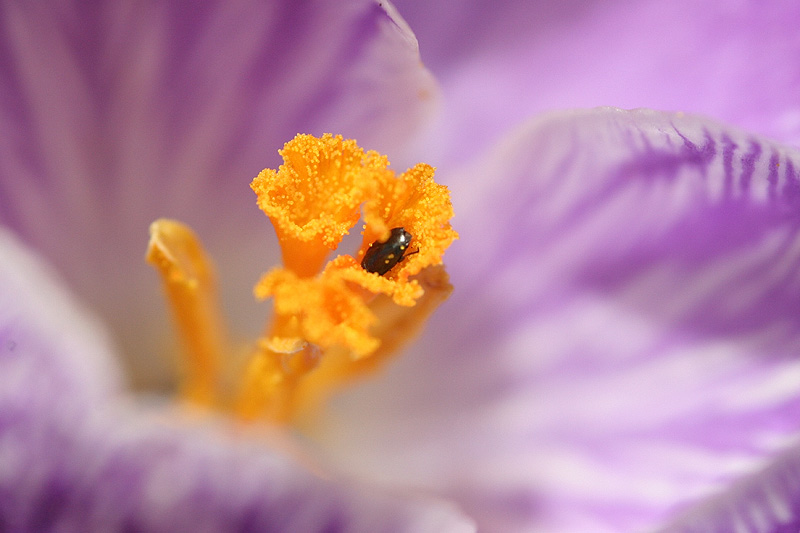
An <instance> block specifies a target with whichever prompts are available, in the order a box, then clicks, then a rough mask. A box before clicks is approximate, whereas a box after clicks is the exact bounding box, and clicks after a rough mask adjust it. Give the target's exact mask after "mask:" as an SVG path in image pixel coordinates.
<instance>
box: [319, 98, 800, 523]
mask: <svg viewBox="0 0 800 533" xmlns="http://www.w3.org/2000/svg"><path fill="white" fill-rule="evenodd" d="M460 179H461V180H462V182H463V183H470V184H471V185H472V187H471V188H470V189H469V190H467V189H466V188H465V187H461V188H459V187H455V188H454V190H453V194H454V205H457V206H459V208H460V211H459V215H457V217H456V220H455V221H454V226H455V227H457V228H458V230H459V233H460V235H461V239H460V241H459V242H458V243H456V245H455V246H453V249H452V251H451V252H450V253H448V265H449V271H450V273H451V275H452V278H453V282H454V285H455V287H456V291H455V293H454V295H453V297H452V298H451V300H450V301H449V302H448V303H447V304H446V305H445V306H443V307H442V308H441V309H440V310H439V311H438V312H437V313H436V315H435V317H434V319H433V320H432V321H431V323H430V324H429V328H428V334H427V335H426V337H425V339H424V341H423V343H422V344H421V346H418V347H417V348H416V349H415V350H413V351H412V352H411V353H409V354H407V357H405V358H403V359H402V360H401V361H398V363H397V365H396V366H394V367H393V368H392V369H391V372H389V373H388V375H387V376H386V377H385V378H384V379H381V380H380V381H378V382H375V383H371V384H367V385H366V386H364V387H362V389H361V390H360V391H358V392H353V393H351V394H350V395H347V396H344V397H342V398H341V399H340V401H339V404H338V407H337V409H336V410H335V413H336V416H335V417H330V418H327V419H326V423H327V427H325V428H324V429H323V430H321V431H322V436H321V437H320V438H321V439H323V440H322V442H324V443H326V446H329V447H330V448H329V449H330V452H329V453H331V455H332V456H334V457H336V460H338V461H341V462H342V463H343V464H345V465H347V467H348V468H352V469H354V470H356V471H360V472H362V473H363V475H367V473H368V472H376V471H378V472H380V474H379V476H380V477H381V478H382V479H383V481H384V482H385V483H391V484H398V483H405V484H409V485H412V486H420V485H423V486H431V487H437V488H438V489H439V490H441V491H442V492H443V493H445V494H448V495H450V496H451V497H453V498H456V499H457V500H458V501H459V502H460V503H461V505H462V507H463V508H464V509H465V510H466V512H468V513H469V514H470V515H472V516H474V517H476V518H477V519H478V523H479V527H483V528H485V529H487V530H514V531H516V530H522V529H525V528H530V529H532V530H536V531H539V530H540V531H596V530H600V531H630V530H642V529H644V530H649V529H652V528H654V527H658V526H659V525H665V524H667V522H668V521H670V520H672V519H673V518H674V517H675V516H676V515H675V513H678V512H682V510H685V512H692V514H691V516H690V518H688V519H687V520H695V522H693V523H697V521H696V518H697V516H698V514H697V513H701V516H702V517H703V518H702V519H703V520H705V521H704V522H701V523H702V524H704V526H703V527H701V528H700V529H701V530H703V531H732V530H735V529H734V528H728V527H727V525H730V524H733V523H736V521H735V520H732V519H730V513H734V512H735V513H739V514H741V515H743V516H744V515H746V516H748V518H747V520H748V521H746V522H743V523H746V524H761V525H763V524H767V525H768V526H769V527H758V528H753V529H751V530H760V531H771V530H777V529H778V527H779V525H780V524H784V523H789V522H791V521H793V520H797V517H798V516H800V514H797V511H796V509H797V507H796V504H795V503H794V502H797V501H798V500H800V484H798V483H797V482H796V479H795V478H796V474H794V472H795V470H796V466H793V467H790V468H784V467H783V466H781V463H780V462H777V461H783V464H786V463H787V459H785V458H784V459H779V456H780V454H782V453H790V454H791V453H796V451H795V452H790V450H793V446H795V445H796V443H797V442H798V438H800V362H799V361H798V360H797V353H798V349H799V348H800V321H799V319H798V317H800V313H799V312H798V311H800V274H798V272H799V270H798V264H800V241H798V235H800V152H798V151H797V150H795V149H791V148H787V147H784V146H780V145H777V144H774V143H771V142H768V141H766V140H764V139H763V138H760V137H757V136H753V135H750V134H746V133H742V132H740V131H738V130H735V129H732V128H727V127H724V126H721V125H719V124H717V123H715V122H713V121H711V120H705V119H700V118H696V117H691V116H684V115H681V114H667V113H658V112H653V111H645V110H642V111H630V112H627V111H620V110H616V109H611V108H605V109H598V110H594V111H582V112H573V113H559V114H553V115H550V116H547V117H543V118H541V119H539V120H536V121H534V122H532V123H530V124H529V125H527V126H526V127H525V128H524V129H522V130H521V131H519V132H517V134H516V135H514V136H512V137H510V138H509V139H507V140H506V142H504V143H503V144H502V145H501V146H500V147H499V148H498V149H497V150H495V151H494V152H493V154H492V155H491V157H489V158H488V160H487V161H486V162H485V164H483V165H482V166H479V167H477V168H475V169H473V170H472V171H471V172H470V173H467V174H464V175H462V176H461V177H460ZM356 443H358V446H356ZM365 443H366V444H365ZM355 449H357V450H358V453H357V455H356V454H352V453H351V452H350V451H351V450H355ZM387 458H391V467H387V466H386V465H387ZM792 464H794V463H792ZM765 471H766V473H763V474H760V473H762V472H765ZM752 493H755V494H757V495H759V496H758V497H757V498H748V497H747V495H748V494H752ZM707 501H710V502H712V503H706V502H707ZM714 502H716V503H714ZM698 503H699V504H700V505H701V509H702V510H701V511H690V509H691V508H692V507H693V506H694V505H697V504H698ZM708 509H711V510H708ZM706 511H707V512H706ZM703 512H705V514H702V513H703ZM726 512H727V513H728V518H725V513H726ZM715 513H716V514H715ZM756 516H757V517H758V520H760V521H757V519H756V518H754V517H756ZM725 520H727V521H725Z"/></svg>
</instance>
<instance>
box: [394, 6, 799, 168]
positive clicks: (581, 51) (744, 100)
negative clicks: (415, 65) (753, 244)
mask: <svg viewBox="0 0 800 533" xmlns="http://www.w3.org/2000/svg"><path fill="white" fill-rule="evenodd" d="M396 4H397V7H398V10H399V11H400V12H401V13H402V14H403V16H405V17H406V18H407V20H408V21H409V23H410V25H411V27H412V28H414V31H415V33H416V34H417V36H418V38H419V42H420V48H421V51H422V58H423V60H424V61H425V63H426V64H427V65H428V66H429V67H430V68H431V70H432V71H433V72H434V73H435V74H436V76H437V78H438V79H439V80H440V81H441V83H442V90H443V93H444V94H445V99H444V101H445V103H446V106H447V107H446V110H445V111H446V112H445V114H444V116H443V117H442V120H441V126H442V128H443V129H444V130H446V131H447V132H452V133H454V134H455V136H453V135H450V134H448V133H446V132H445V133H443V131H442V130H438V131H437V138H439V139H451V143H452V144H451V145H450V146H449V147H448V148H449V150H446V151H445V154H448V155H446V160H451V161H457V160H458V159H459V158H465V157H468V156H469V155H471V154H473V153H475V146H476V145H485V143H486V142H487V141H489V140H493V139H497V138H499V137H500V136H501V135H503V134H504V133H505V132H506V131H507V130H508V128H509V127H510V126H515V125H517V124H518V123H519V122H520V121H521V120H523V119H525V118H526V117H530V116H533V115H534V114H536V113H539V112H542V111H545V110H551V109H565V108H575V107H592V106H599V105H613V106H618V107H624V108H635V107H649V108H653V109H663V110H672V111H685V112H692V113H703V114H707V115H710V116H714V117H717V118H718V119H720V120H724V121H727V122H730V123H733V124H735V125H737V126H740V127H744V128H747V129H749V130H751V131H754V132H757V133H760V134H764V135H769V136H773V137H776V138H779V139H782V140H784V141H788V142H792V143H796V142H798V141H800V101H798V98H797V95H796V93H797V91H796V90H795V88H796V85H797V79H798V77H800V67H798V65H800V61H798V58H800V36H798V34H797V32H796V31H795V28H796V27H797V24H798V21H800V5H798V3H797V2H793V1H792V0H770V1H767V2H747V1H745V2H728V1H726V0H711V1H706V2H694V1H692V0H677V1H672V2H661V1H659V0H643V1H642V0H640V1H636V2H628V1H611V2H586V1H583V0H567V1H561V2H554V1H548V0H544V1H535V2H530V1H521V2H504V3H502V4H498V3H497V2H487V1H480V0H479V1H472V2H462V1H458V0H456V1H450V2H448V1H444V2H415V1H413V0H397V2H396ZM477 103H479V104H477ZM428 160H430V161H431V162H433V163H434V164H436V163H438V161H440V159H438V158H429V159H428Z"/></svg>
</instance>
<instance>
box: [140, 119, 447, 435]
mask: <svg viewBox="0 0 800 533" xmlns="http://www.w3.org/2000/svg"><path fill="white" fill-rule="evenodd" d="M280 153H281V155H282V156H283V164H282V165H281V166H280V168H279V169H278V170H277V171H275V170H270V169H266V170H264V171H262V172H261V173H260V174H259V175H258V176H257V177H256V178H255V179H254V180H253V182H252V184H251V187H252V189H253V190H254V191H255V193H256V195H257V198H258V206H259V207H260V208H261V210H262V211H264V213H266V215H267V216H268V217H269V218H270V220H271V221H272V223H273V226H274V227H275V231H276V234H277V236H278V240H279V243H280V246H281V252H282V255H283V267H279V268H274V269H272V270H271V271H269V272H268V273H266V274H265V275H264V276H262V278H261V280H260V281H259V282H258V283H257V284H256V286H255V289H254V293H255V295H256V297H257V298H258V299H261V300H266V299H269V298H271V299H273V302H274V317H273V320H272V322H271V324H269V325H268V327H267V328H266V329H265V331H264V335H263V337H262V338H261V339H259V340H258V342H257V343H256V345H255V347H254V348H253V349H252V355H251V357H250V361H249V363H248V364H247V365H246V368H245V370H244V375H243V376H242V380H241V384H240V387H239V390H238V392H237V393H235V395H234V396H235V401H234V404H233V408H234V410H235V412H236V413H237V414H238V415H239V416H240V417H242V418H244V419H254V418H262V419H268V420H272V421H275V422H280V423H288V422H293V423H299V422H300V421H301V420H308V419H310V418H312V414H313V413H314V412H315V411H316V410H317V408H318V407H319V406H320V404H322V403H323V401H324V399H325V398H326V397H327V395H328V394H330V393H331V392H332V391H334V390H336V389H337V388H338V387H339V386H340V385H342V384H344V383H347V382H349V381H351V380H353V379H355V378H357V377H360V376H362V375H365V374H367V373H369V372H373V371H375V370H376V369H377V368H379V367H380V366H381V364H382V363H383V362H384V361H385V360H387V359H388V357H389V355H390V354H391V353H395V352H396V351H397V350H398V349H399V347H401V346H402V345H403V344H404V343H405V342H407V341H408V340H410V339H412V338H413V337H414V336H415V335H416V333H417V332H418V331H419V329H420V328H421V327H422V325H423V324H424V323H425V320H426V319H427V317H428V316H429V315H430V314H431V313H432V312H433V310H434V309H435V308H436V307H437V306H438V305H439V304H440V303H441V302H442V301H444V299H445V298H447V295H449V293H450V290H451V286H450V284H449V282H448V281H447V275H446V273H445V272H444V269H443V267H441V263H442V254H444V251H445V250H446V249H447V247H448V246H450V244H451V243H452V242H453V240H454V239H456V238H457V234H456V233H455V231H453V229H452V228H451V227H450V218H451V217H452V216H453V210H452V206H451V204H450V197H449V193H448V191H447V188H446V187H443V186H441V185H438V184H436V183H435V182H434V180H433V173H434V169H433V167H431V166H429V165H425V164H418V165H416V166H414V167H413V168H411V169H409V170H408V171H406V172H405V173H403V174H401V175H400V176H399V177H398V176H396V175H395V173H394V172H393V171H392V170H390V169H389V168H388V161H387V159H386V157H384V156H381V155H380V154H378V153H376V152H365V151H364V150H362V149H361V148H359V147H358V145H357V144H356V143H355V141H352V140H345V139H343V138H342V137H341V136H333V135H329V134H326V135H324V136H323V137H321V138H316V137H312V136H310V135H298V136H297V137H295V138H294V139H293V140H292V141H290V142H288V143H286V145H285V146H284V148H283V150H281V152H280ZM362 206H363V210H364V217H363V218H364V232H363V240H362V243H361V246H360V247H359V249H358V250H357V252H356V253H355V254H354V255H347V254H343V255H339V256H337V257H335V258H333V259H332V260H331V261H329V262H328V263H327V264H324V263H325V259H326V257H327V256H328V254H329V253H330V251H331V250H334V249H336V248H337V247H338V246H339V244H340V243H341V241H342V238H343V237H344V235H346V234H347V233H348V232H349V231H350V229H351V228H352V227H353V226H354V225H355V224H356V223H357V222H358V219H359V214H360V210H361V209H362ZM173 225H175V226H176V227H177V228H178V229H175V228H173ZM153 228H154V229H153V230H152V231H153V235H154V237H153V238H152V239H151V249H150V252H149V253H148V258H149V259H150V260H151V262H153V263H154V264H156V266H158V267H159V269H160V271H161V272H162V277H164V279H165V284H166V286H167V292H168V294H169V297H170V301H171V303H172V307H173V309H174V310H175V314H176V316H177V317H178V323H179V328H180V329H181V333H182V336H183V337H184V338H185V339H186V344H187V345H188V346H190V349H189V355H190V357H189V366H190V367H192V366H195V367H196V368H195V369H194V371H193V372H190V373H189V375H188V380H189V386H188V387H187V388H188V389H189V390H192V391H194V390H196V389H201V390H206V389H207V390H209V391H211V392H208V393H206V394H205V396H204V395H203V394H198V393H196V392H192V395H191V397H192V398H195V397H197V398H200V399H201V400H203V401H211V400H213V398H214V386H215V383H216V380H215V379H214V378H213V375H214V374H215V373H217V374H218V373H219V370H218V369H217V368H216V365H217V364H218V360H219V350H220V346H221V343H220V341H219V335H218V334H216V333H207V332H206V331H207V330H206V329H205V327H206V326H208V325H213V326H219V324H221V321H219V319H218V317H217V316H216V314H215V313H214V311H213V309H212V308H213V307H214V306H213V303H214V302H213V299H212V298H210V295H212V293H213V291H211V288H212V287H211V282H210V281H198V280H195V278H196V277H197V276H195V275H194V269H197V270H202V269H203V268H206V266H207V261H206V260H205V259H204V256H203V254H202V253H201V252H202V250H201V249H200V247H199V244H197V242H196V240H194V237H193V235H191V232H189V231H188V229H186V228H185V227H183V226H180V225H178V224H177V223H172V222H169V221H157V222H156V223H154V224H153ZM394 228H404V230H405V232H406V233H407V234H410V235H411V244H410V246H405V245H403V246H399V247H398V248H395V249H394V250H392V249H391V248H388V249H386V250H385V257H383V255H380V256H376V255H374V254H373V257H375V258H377V260H379V261H385V264H386V265H388V266H390V267H391V268H390V269H389V270H388V271H385V272H384V271H383V270H381V271H380V272H382V273H383V275H380V274H378V273H376V272H368V271H367V270H365V268H362V267H361V260H362V259H363V257H364V254H365V253H366V252H367V250H368V249H369V248H370V246H371V245H375V243H380V244H382V243H385V242H386V240H387V239H388V238H389V236H390V234H391V233H392V230H393V229H394ZM401 233H403V232H401ZM403 234H404V235H405V237H404V238H408V235H406V234H405V233H403ZM398 250H399V251H398ZM383 252H384V251H383V250H381V253H382V254H383ZM398 254H399V255H398ZM176 257H177V258H176ZM201 267H202V268H201ZM387 268H388V267H387ZM176 272H177V274H176ZM190 274H191V275H190ZM201 277H202V276H201ZM173 278H174V279H173ZM202 279H203V280H206V278H204V277H202ZM187 280H188V281H187ZM208 280H210V277H209V278H208ZM198 287H200V288H199V289H198ZM206 295H209V297H206ZM208 331H218V328H217V329H214V328H209V329H208ZM193 376H194V377H193ZM201 385H202V386H201Z"/></svg>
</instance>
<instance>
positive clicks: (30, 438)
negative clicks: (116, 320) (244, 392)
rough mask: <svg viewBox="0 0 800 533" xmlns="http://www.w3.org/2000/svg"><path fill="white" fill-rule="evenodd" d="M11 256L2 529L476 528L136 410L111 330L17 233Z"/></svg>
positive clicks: (239, 440) (249, 436)
mask: <svg viewBox="0 0 800 533" xmlns="http://www.w3.org/2000/svg"><path fill="white" fill-rule="evenodd" d="M0 255H1V256H2V257H3V261H2V262H0V529H2V530H3V531H153V532H158V531H164V532H167V531H207V532H221V533H222V532H231V531H242V532H245V531H287V532H292V531H293V532H298V533H299V532H323V531H325V532H330V531H352V532H373V531H386V532H396V531H408V532H418V531H430V532H437V533H438V532H439V531H452V532H467V531H474V527H473V525H472V524H471V523H470V521H469V520H467V519H465V518H464V517H463V516H462V515H460V513H459V512H458V511H457V510H455V508H454V507H453V506H452V505H450V504H447V503H446V502H442V501H439V500H436V499H432V498H429V497H426V496H425V495H424V494H414V493H412V492H407V493H401V492H395V493H383V492H381V491H377V490H375V489H371V488H367V487H365V486H363V485H357V484H354V483H351V482H344V481H342V480H338V481H331V480H323V479H321V478H318V477H316V476H315V475H312V474H311V473H310V472H309V471H306V470H305V469H304V468H303V467H301V466H299V465H298V464H297V463H295V462H294V461H291V460H289V459H288V458H286V457H284V456H283V455H282V454H281V453H280V452H278V451H276V449H275V448H274V445H272V444H270V441H268V440H265V439H264V436H263V435H259V434H258V432H257V431H250V432H249V433H246V434H242V431H241V428H238V429H237V428H236V427H233V426H232V425H230V424H224V423H222V422H217V421H212V422H209V421H208V420H205V421H204V422H197V423H194V424H192V423H191V422H190V421H188V420H186V419H185V418H184V419H183V420H181V418H180V417H178V416H171V415H170V413H168V412H156V411H152V412H150V413H144V412H143V411H142V409H141V406H138V407H135V408H134V406H132V405H123V402H122V399H121V398H120V396H119V389H120V383H119V381H120V380H119V369H118V368H116V366H115V365H114V363H113V356H114V354H113V350H112V349H111V348H110V347H109V345H108V343H107V342H106V341H104V339H105V335H104V333H103V331H102V330H101V329H100V328H99V327H98V326H97V325H96V324H95V323H94V322H93V320H91V319H90V318H88V317H87V315H86V314H85V313H84V312H83V311H82V310H81V309H80V308H78V307H76V305H75V304H74V303H73V302H71V301H70V298H69V296H68V295H67V294H66V293H65V291H64V290H63V288H62V287H60V286H59V284H58V283H56V282H54V281H53V280H52V278H51V273H50V272H49V271H47V270H46V269H44V268H43V267H42V266H41V265H40V264H39V262H38V261H37V260H35V259H33V258H32V256H31V254H30V253H29V252H27V251H25V250H23V248H22V246H21V245H20V244H19V243H18V242H16V240H15V239H13V238H11V237H10V236H9V235H8V233H7V232H2V233H0ZM180 414H182V415H185V414H186V413H180ZM198 420H203V419H202V418H198ZM237 433H238V434H239V435H238V437H237Z"/></svg>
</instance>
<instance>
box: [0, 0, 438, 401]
mask: <svg viewBox="0 0 800 533" xmlns="http://www.w3.org/2000/svg"><path fill="white" fill-rule="evenodd" d="M0 29H2V31H1V32H0V79H2V80H3V82H2V84H0V224H4V225H6V226H8V227H10V228H12V229H13V230H14V231H16V232H17V233H18V234H19V235H21V236H22V237H23V238H24V239H25V241H26V242H27V243H29V244H31V245H32V246H34V247H35V248H36V249H38V250H39V251H40V252H41V253H42V254H44V255H45V257H47V258H48V259H49V260H50V261H52V262H53V263H54V264H55V265H56V266H57V267H58V269H59V270H60V271H61V272H62V274H63V275H64V276H65V277H66V278H67V281H68V282H69V283H70V285H71V286H72V287H73V288H75V290H76V291H78V293H79V294H80V296H81V297H82V298H84V299H85V300H86V301H88V302H89V303H90V304H91V305H92V306H93V308H94V309H95V310H96V311H97V312H99V313H100V314H101V316H102V317H103V318H104V320H106V321H107V323H109V324H110V325H111V327H112V329H113V331H114V333H115V335H116V336H117V338H118V340H119V341H120V343H121V345H122V346H123V347H124V348H125V351H126V353H129V354H130V353H136V357H133V358H131V360H130V361H129V366H131V371H132V375H133V376H134V378H135V379H136V380H137V382H139V383H142V382H144V383H149V384H150V385H151V386H155V385H161V386H166V384H167V383H168V382H169V377H170V372H169V371H168V369H167V368H166V367H165V362H164V361H165V359H166V358H164V357H161V356H160V353H159V352H162V351H163V349H164V346H163V344H164V339H165V338H169V333H167V331H166V322H167V321H166V319H165V315H164V312H163V311H162V309H163V304H162V302H161V298H160V294H159V288H158V281H157V279H156V277H155V276H154V275H153V273H152V272H151V271H150V269H149V268H148V267H147V266H146V265H145V264H144V262H143V260H142V256H143V254H144V250H145V246H146V243H147V228H148V226H149V224H150V222H151V221H153V220H155V219H156V218H159V217H172V218H177V219H180V220H183V221H185V222H187V223H188V224H190V225H191V226H192V227H194V228H195V229H196V230H197V232H198V234H199V235H200V236H201V237H202V238H203V240H204V241H205V243H206V244H207V245H208V247H209V249H210V252H211V254H212V256H214V257H215V258H216V259H217V261H218V266H219V270H220V278H221V280H222V282H223V287H222V288H223V296H224V297H225V298H226V299H227V301H226V304H227V311H228V312H229V315H230V316H232V318H233V321H234V323H235V324H237V326H239V328H240V329H241V331H239V333H240V334H243V333H244V334H248V335H249V334H250V333H252V334H255V333H257V332H258V331H260V329H261V328H262V327H263V324H262V320H263V315H264V311H263V310H262V309H260V308H258V307H256V305H257V304H256V303H255V301H254V300H252V298H251V297H250V294H251V290H252V285H253V283H254V282H255V280H257V279H258V276H259V275H260V274H261V273H262V272H263V271H264V269H266V268H268V267H269V266H270V265H272V264H275V263H276V261H277V259H278V257H279V256H278V250H277V246H275V244H274V243H273V241H272V240H271V235H272V233H271V232H272V230H271V229H270V226H269V223H268V221H267V220H266V219H265V218H264V216H263V214H262V213H260V212H259V211H258V209H257V208H256V207H255V200H254V197H253V194H252V191H251V190H250V188H249V186H248V185H249V182H250V180H251V179H252V178H253V177H254V176H255V175H256V174H257V173H258V172H259V171H260V170H261V169H263V168H265V167H267V166H275V165H276V164H277V163H279V156H278V153H277V151H278V149H279V148H280V147H281V146H282V145H283V143H284V142H286V141H287V140H289V139H291V138H292V137H294V135H295V134H296V133H298V132H307V133H313V134H321V133H323V132H326V131H332V132H335V133H341V134H344V135H346V136H348V137H353V138H357V139H358V140H359V141H360V143H361V144H362V145H363V146H366V147H368V148H371V149H380V150H388V149H389V148H390V147H392V148H393V149H399V147H400V146H401V145H402V143H403V141H405V140H406V139H407V138H408V136H409V135H410V134H411V133H412V132H413V131H415V129H416V128H417V126H418V125H419V124H420V123H421V122H422V121H423V120H424V119H425V117H426V116H427V115H428V113H429V112H430V110H431V109H432V106H433V105H434V104H435V100H436V94H437V90H436V87H435V84H434V82H433V80H432V78H431V76H430V75H429V73H428V72H427V71H426V70H425V68H424V67H423V66H422V64H421V63H420V61H419V54H418V50H417V44H416V40H415V38H414V36H413V34H412V33H411V31H410V30H409V29H408V27H407V26H406V25H405V23H404V22H403V21H402V19H400V18H399V17H397V16H396V15H395V14H394V12H393V11H392V10H391V9H390V8H389V7H386V6H382V5H381V3H380V2H375V1H371V0H348V1H343V2H325V1H314V0H307V1H300V2H298V1H287V2H261V1H249V0H237V1H233V2H228V1H226V2H211V3H203V5H198V4H197V3H196V2H189V1H184V2H156V3H141V2H131V1H122V2H116V1H114V2H89V3H86V2H61V3H59V4H58V5H50V4H48V5H46V6H45V5H38V4H35V3H17V4H8V5H4V6H3V7H2V8H0ZM234 236H235V238H232V237H234ZM143 332H147V333H146V334H145V333H143ZM149 354H152V356H150V355H149Z"/></svg>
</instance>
